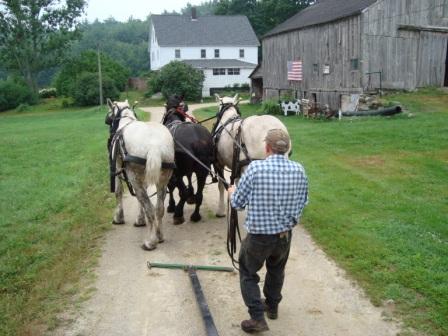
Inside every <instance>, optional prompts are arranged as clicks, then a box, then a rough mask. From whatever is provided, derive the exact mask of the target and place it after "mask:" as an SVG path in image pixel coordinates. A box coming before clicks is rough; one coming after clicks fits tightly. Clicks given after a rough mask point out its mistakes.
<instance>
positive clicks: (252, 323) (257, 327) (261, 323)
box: [241, 319, 269, 333]
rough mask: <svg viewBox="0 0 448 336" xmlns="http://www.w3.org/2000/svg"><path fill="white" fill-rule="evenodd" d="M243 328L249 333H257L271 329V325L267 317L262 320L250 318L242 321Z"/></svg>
mask: <svg viewBox="0 0 448 336" xmlns="http://www.w3.org/2000/svg"><path fill="white" fill-rule="evenodd" d="M241 329H243V330H244V331H245V332H247V333H257V332H261V331H266V330H269V327H268V324H267V323H266V320H265V319H262V320H253V319H250V320H244V321H243V322H241Z"/></svg>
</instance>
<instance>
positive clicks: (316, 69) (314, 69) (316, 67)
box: [313, 63, 319, 73]
mask: <svg viewBox="0 0 448 336" xmlns="http://www.w3.org/2000/svg"><path fill="white" fill-rule="evenodd" d="M313 72H314V73H318V72H319V64H318V63H314V64H313Z"/></svg>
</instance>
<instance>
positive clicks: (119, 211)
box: [112, 176, 124, 224]
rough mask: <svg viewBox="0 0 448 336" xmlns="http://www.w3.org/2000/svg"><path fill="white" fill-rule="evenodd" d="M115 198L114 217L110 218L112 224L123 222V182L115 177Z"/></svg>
mask: <svg viewBox="0 0 448 336" xmlns="http://www.w3.org/2000/svg"><path fill="white" fill-rule="evenodd" d="M115 198H116V200H117V206H116V208H115V214H114V218H113V219H112V223H113V224H124V213H123V184H122V182H121V180H120V179H119V178H118V176H117V177H115Z"/></svg>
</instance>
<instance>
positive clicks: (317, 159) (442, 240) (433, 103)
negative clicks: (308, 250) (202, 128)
mask: <svg viewBox="0 0 448 336" xmlns="http://www.w3.org/2000/svg"><path fill="white" fill-rule="evenodd" d="M386 99H387V100H390V101H399V102H400V103H402V104H403V105H404V107H405V108H407V109H408V111H407V113H404V114H402V115H398V116H394V117H388V118H385V117H363V118H346V119H343V120H342V121H336V120H334V121H318V120H307V119H303V118H300V117H294V116H289V117H283V116H279V118H280V119H281V120H282V121H283V122H284V123H285V124H286V125H287V127H288V129H289V132H290V134H291V137H292V139H293V142H294V146H293V149H294V154H293V157H292V158H293V159H294V160H297V161H300V162H302V163H303V165H304V166H305V168H306V170H307V174H308V177H309V183H310V203H309V205H308V207H307V208H306V210H305V213H304V218H303V224H304V225H305V226H306V228H307V229H308V230H309V231H310V232H311V234H312V235H313V238H314V239H315V240H316V241H317V242H318V244H320V245H321V246H322V247H323V249H324V250H325V251H326V252H327V253H328V254H329V255H330V256H331V257H332V258H334V259H335V260H336V261H337V262H338V263H339V264H340V265H341V266H342V267H343V268H345V269H346V270H347V271H348V273H349V274H350V275H351V276H352V277H354V278H355V279H356V280H357V281H358V282H359V283H360V284H361V285H362V286H363V288H364V289H365V290H366V292H367V294H368V295H369V297H370V298H371V300H372V302H373V303H374V304H375V305H381V304H382V303H383V302H384V301H386V300H390V299H392V300H394V302H395V306H396V315H397V316H399V317H400V318H402V319H403V320H404V322H405V324H406V326H408V327H411V328H414V329H416V330H418V331H419V332H421V333H425V334H427V335H440V336H442V335H447V334H448V94H446V92H443V91H441V90H436V89H426V90H422V91H420V92H418V93H412V94H395V95H391V96H388V97H387V98H386ZM216 110H217V109H216V108H212V109H206V110H204V109H203V110H201V111H196V112H195V114H196V115H198V117H199V118H200V119H202V118H206V117H208V116H212V115H213V114H214V113H216ZM241 110H242V113H243V116H248V115H252V114H256V113H258V111H259V110H260V107H259V106H244V105H242V107H241Z"/></svg>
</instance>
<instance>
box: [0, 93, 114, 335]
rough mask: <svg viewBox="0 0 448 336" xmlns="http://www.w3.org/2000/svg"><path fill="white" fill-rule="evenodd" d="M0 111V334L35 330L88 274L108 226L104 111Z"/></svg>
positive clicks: (53, 106) (47, 106)
mask: <svg viewBox="0 0 448 336" xmlns="http://www.w3.org/2000/svg"><path fill="white" fill-rule="evenodd" d="M60 106H61V101H59V100H57V99H53V100H47V101H46V102H45V103H44V104H43V105H39V106H33V107H30V108H29V109H28V110H27V111H26V112H6V113H1V114H0V124H1V127H0V152H1V153H2V159H1V160H0V190H1V191H2V192H1V193H0V211H1V216H0V237H2V238H1V240H0V274H1V276H0V335H38V334H42V333H43V331H44V330H45V329H46V328H47V327H50V328H51V327H52V326H54V325H55V323H56V322H57V321H56V318H55V316H56V313H57V312H58V311H60V309H61V308H62V307H64V305H65V304H66V303H67V302H68V301H69V300H71V299H72V296H73V294H74V293H78V289H79V288H78V286H79V279H81V277H83V278H89V276H88V275H89V274H90V273H89V272H90V271H91V266H92V265H93V264H94V262H95V259H96V256H97V255H98V246H99V242H100V239H101V238H102V237H103V235H104V231H105V230H106V229H107V228H109V227H110V224H109V223H110V220H111V216H112V210H111V209H112V206H113V204H114V201H113V198H112V195H111V194H110V193H108V171H107V167H108V164H107V151H106V139H107V137H108V128H107V126H106V125H105V124H104V116H105V110H103V111H99V109H98V108H84V109H81V108H69V109H62V108H61V107H60Z"/></svg>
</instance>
